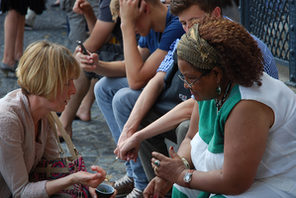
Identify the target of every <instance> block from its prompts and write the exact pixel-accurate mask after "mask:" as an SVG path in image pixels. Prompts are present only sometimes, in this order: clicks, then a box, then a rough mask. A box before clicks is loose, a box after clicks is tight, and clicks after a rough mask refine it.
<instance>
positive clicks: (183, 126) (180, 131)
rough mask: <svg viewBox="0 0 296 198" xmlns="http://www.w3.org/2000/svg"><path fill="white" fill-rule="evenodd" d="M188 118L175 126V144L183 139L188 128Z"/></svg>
mask: <svg viewBox="0 0 296 198" xmlns="http://www.w3.org/2000/svg"><path fill="white" fill-rule="evenodd" d="M189 124H190V121H189V120H185V121H183V122H181V123H180V124H179V126H178V127H177V128H176V136H177V144H178V145H180V144H181V142H182V141H183V140H184V138H185V136H186V134H187V131H188V129H189Z"/></svg>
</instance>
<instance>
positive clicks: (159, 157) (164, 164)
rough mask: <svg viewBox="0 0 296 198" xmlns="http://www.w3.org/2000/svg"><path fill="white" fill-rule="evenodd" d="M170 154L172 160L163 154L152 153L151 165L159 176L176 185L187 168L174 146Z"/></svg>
mask: <svg viewBox="0 0 296 198" xmlns="http://www.w3.org/2000/svg"><path fill="white" fill-rule="evenodd" d="M169 154H170V156H171V158H169V157H166V156H165V155H163V154H161V153H157V152H152V159H151V165H152V167H153V169H154V173H155V174H156V175H157V176H159V177H161V178H163V179H165V180H167V181H169V182H171V183H176V182H177V180H178V178H179V177H180V176H181V174H182V172H183V171H184V169H185V168H186V167H185V165H184V163H183V161H182V159H181V157H180V156H179V155H178V154H177V153H176V152H175V151H174V148H173V147H172V146H171V147H170V149H169ZM157 161H158V162H157Z"/></svg>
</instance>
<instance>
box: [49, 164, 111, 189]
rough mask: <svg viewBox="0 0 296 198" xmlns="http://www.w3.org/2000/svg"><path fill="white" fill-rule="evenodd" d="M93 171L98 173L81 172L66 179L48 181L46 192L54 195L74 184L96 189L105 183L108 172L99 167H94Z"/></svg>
mask: <svg viewBox="0 0 296 198" xmlns="http://www.w3.org/2000/svg"><path fill="white" fill-rule="evenodd" d="M91 169H92V170H93V171H96V172H97V173H89V172H84V171H79V172H77V173H73V174H71V175H68V176H66V177H62V178H59V179H55V180H51V181H47V183H46V191H47V193H48V195H53V194H55V193H58V192H60V191H61V190H64V189H65V188H67V187H69V186H71V185H73V184H78V183H79V184H83V185H86V186H90V187H93V188H96V187H97V186H98V185H99V184H100V183H102V182H103V181H104V179H105V177H106V172H105V171H104V170H103V169H102V168H100V167H98V166H92V167H91Z"/></svg>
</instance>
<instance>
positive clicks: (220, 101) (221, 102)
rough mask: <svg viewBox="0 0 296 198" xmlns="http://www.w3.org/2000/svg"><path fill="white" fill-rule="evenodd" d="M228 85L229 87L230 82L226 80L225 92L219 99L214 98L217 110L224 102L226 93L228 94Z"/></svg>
mask: <svg viewBox="0 0 296 198" xmlns="http://www.w3.org/2000/svg"><path fill="white" fill-rule="evenodd" d="M230 87H231V82H228V84H227V87H226V90H225V93H224V95H223V97H222V99H221V100H218V99H215V101H216V107H217V111H219V110H220V109H221V107H222V105H223V103H224V102H225V100H226V97H227V95H228V93H229V91H230Z"/></svg>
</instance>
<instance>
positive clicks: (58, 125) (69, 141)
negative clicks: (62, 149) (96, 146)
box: [51, 112, 78, 159]
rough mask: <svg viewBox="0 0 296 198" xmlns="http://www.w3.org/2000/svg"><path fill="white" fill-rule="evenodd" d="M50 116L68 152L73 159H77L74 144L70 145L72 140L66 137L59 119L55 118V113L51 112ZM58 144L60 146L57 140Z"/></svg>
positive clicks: (66, 134)
mask: <svg viewBox="0 0 296 198" xmlns="http://www.w3.org/2000/svg"><path fill="white" fill-rule="evenodd" d="M51 115H52V117H53V119H54V121H55V124H56V125H57V128H58V129H59V131H60V133H61V135H62V136H63V138H64V140H65V142H66V144H67V147H68V149H69V152H70V153H71V155H72V157H73V158H74V159H76V158H78V151H77V149H76V148H75V146H74V144H73V143H72V140H71V138H70V136H69V135H68V133H67V132H66V131H65V129H64V127H63V125H62V123H61V121H60V119H59V117H58V116H57V114H56V112H51ZM58 143H59V144H60V141H59V140H58Z"/></svg>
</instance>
